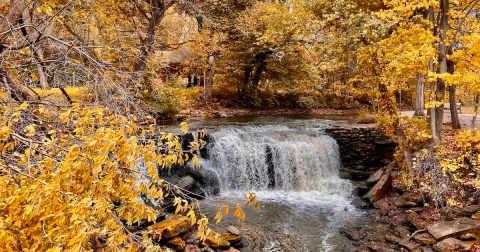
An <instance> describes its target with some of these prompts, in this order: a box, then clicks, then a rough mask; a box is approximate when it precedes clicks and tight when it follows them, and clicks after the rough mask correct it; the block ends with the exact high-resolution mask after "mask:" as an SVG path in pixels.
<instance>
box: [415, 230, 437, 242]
mask: <svg viewBox="0 0 480 252" xmlns="http://www.w3.org/2000/svg"><path fill="white" fill-rule="evenodd" d="M412 239H413V240H414V241H416V242H418V243H420V244H422V245H433V244H435V243H437V240H435V237H433V236H432V235H431V234H430V233H428V232H421V233H417V234H415V235H414V236H413V237H412Z"/></svg>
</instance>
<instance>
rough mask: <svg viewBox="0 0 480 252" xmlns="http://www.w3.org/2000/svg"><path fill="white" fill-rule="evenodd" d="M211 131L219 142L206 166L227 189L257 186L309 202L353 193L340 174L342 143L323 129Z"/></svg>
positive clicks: (259, 189) (224, 190)
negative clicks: (324, 132) (322, 130)
mask: <svg viewBox="0 0 480 252" xmlns="http://www.w3.org/2000/svg"><path fill="white" fill-rule="evenodd" d="M211 134H212V135H213V137H214V139H215V143H214V144H213V146H211V147H210V159H209V160H204V161H203V167H204V168H205V169H210V170H213V171H215V173H216V174H217V175H218V177H219V180H220V187H221V192H222V194H228V193H235V192H238V191H241V192H247V191H254V192H257V193H258V194H259V196H266V197H268V198H278V199H280V200H282V201H284V200H286V199H288V198H289V196H292V197H295V198H297V197H300V198H303V199H302V201H303V202H305V203H308V202H309V201H311V200H315V199H317V198H322V199H325V198H331V199H332V200H338V199H339V197H340V198H347V197H349V196H350V195H351V192H352V186H351V184H350V182H349V181H346V180H342V179H340V178H339V177H338V170H339V168H340V159H339V154H338V145H337V143H336V141H335V140H334V139H332V138H331V137H329V136H327V135H324V134H322V133H321V132H320V131H319V130H318V129H316V130H297V129H291V128H288V127H286V126H246V127H225V128H220V129H218V130H217V131H215V132H213V133H211ZM268 151H270V153H271V155H270V159H269V158H268V157H267V154H266V153H267V152H268Z"/></svg>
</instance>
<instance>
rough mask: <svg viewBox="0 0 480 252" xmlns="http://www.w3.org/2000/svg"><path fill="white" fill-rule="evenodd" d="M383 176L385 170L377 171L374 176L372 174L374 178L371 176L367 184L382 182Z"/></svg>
mask: <svg viewBox="0 0 480 252" xmlns="http://www.w3.org/2000/svg"><path fill="white" fill-rule="evenodd" d="M382 175H383V170H378V171H376V172H375V173H374V174H372V176H370V177H369V178H368V179H367V183H369V184H374V183H377V182H378V181H379V180H380V178H382Z"/></svg>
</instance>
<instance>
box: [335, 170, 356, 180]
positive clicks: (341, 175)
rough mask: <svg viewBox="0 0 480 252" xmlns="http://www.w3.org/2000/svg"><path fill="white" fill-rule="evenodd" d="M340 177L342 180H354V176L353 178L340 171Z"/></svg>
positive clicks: (347, 173)
mask: <svg viewBox="0 0 480 252" xmlns="http://www.w3.org/2000/svg"><path fill="white" fill-rule="evenodd" d="M338 176H339V177H340V178H341V179H352V178H353V176H352V174H351V173H349V172H345V171H340V172H339V173H338Z"/></svg>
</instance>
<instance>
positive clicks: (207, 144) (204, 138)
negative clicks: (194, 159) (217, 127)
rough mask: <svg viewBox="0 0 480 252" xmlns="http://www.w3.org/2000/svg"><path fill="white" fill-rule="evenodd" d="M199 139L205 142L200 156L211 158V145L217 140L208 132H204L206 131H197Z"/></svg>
mask: <svg viewBox="0 0 480 252" xmlns="http://www.w3.org/2000/svg"><path fill="white" fill-rule="evenodd" d="M197 139H198V140H201V141H204V142H205V146H204V147H203V148H201V149H200V157H202V158H203V159H209V158H210V152H209V150H210V147H211V146H212V145H213V144H214V142H215V141H214V139H213V137H212V136H211V135H210V134H208V133H204V132H201V131H199V132H197Z"/></svg>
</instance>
